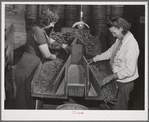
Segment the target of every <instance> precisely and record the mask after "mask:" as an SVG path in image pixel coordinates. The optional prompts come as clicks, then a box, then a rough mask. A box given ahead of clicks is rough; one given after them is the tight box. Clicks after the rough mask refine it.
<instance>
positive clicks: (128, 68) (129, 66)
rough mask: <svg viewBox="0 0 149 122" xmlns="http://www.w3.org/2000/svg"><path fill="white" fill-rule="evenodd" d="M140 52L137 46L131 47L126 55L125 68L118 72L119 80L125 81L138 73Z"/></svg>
mask: <svg viewBox="0 0 149 122" xmlns="http://www.w3.org/2000/svg"><path fill="white" fill-rule="evenodd" d="M138 56H139V50H138V49H137V48H136V47H135V46H131V47H130V48H129V50H128V51H127V54H126V57H125V58H126V59H125V68H123V69H122V70H120V71H119V72H117V75H118V78H119V79H120V80H121V79H125V78H129V77H132V76H133V75H134V73H135V72H136V67H137V66H136V65H137V62H138Z"/></svg>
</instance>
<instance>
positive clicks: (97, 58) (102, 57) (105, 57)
mask: <svg viewBox="0 0 149 122" xmlns="http://www.w3.org/2000/svg"><path fill="white" fill-rule="evenodd" d="M116 45H117V42H116V43H114V44H113V45H112V46H111V47H110V48H109V49H108V50H107V51H106V52H104V53H102V54H100V55H96V56H95V57H94V58H93V60H94V62H97V61H102V60H108V59H110V58H111V56H112V54H113V50H114V49H115V46H116Z"/></svg>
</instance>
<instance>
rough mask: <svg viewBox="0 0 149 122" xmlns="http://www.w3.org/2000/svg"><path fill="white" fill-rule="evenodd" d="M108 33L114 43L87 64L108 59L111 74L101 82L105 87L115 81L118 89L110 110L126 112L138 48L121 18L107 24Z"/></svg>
mask: <svg viewBox="0 0 149 122" xmlns="http://www.w3.org/2000/svg"><path fill="white" fill-rule="evenodd" d="M107 27H108V28H109V30H110V32H111V33H112V34H113V36H114V37H116V38H117V39H116V42H115V43H114V44H113V45H112V46H111V47H110V48H109V49H108V50H107V51H106V52H104V53H102V54H100V55H97V56H95V57H93V59H89V60H88V62H89V63H93V62H97V61H102V60H108V59H110V65H111V69H112V71H113V74H111V75H110V76H108V77H106V78H105V79H104V80H103V83H102V85H105V84H107V83H109V82H111V81H112V80H116V81H117V82H116V83H117V85H118V87H119V92H118V97H117V102H115V105H113V106H111V109H112V110H127V109H128V101H129V96H130V92H131V91H132V90H133V86H134V80H135V79H137V78H138V77H139V74H138V66H137V63H138V56H139V47H138V43H137V41H136V39H135V38H134V36H133V35H132V33H131V32H130V31H129V29H130V27H131V25H130V24H129V23H128V22H127V21H126V20H125V19H123V18H120V17H116V18H113V19H111V20H110V22H109V23H108V24H107Z"/></svg>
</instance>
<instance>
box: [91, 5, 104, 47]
mask: <svg viewBox="0 0 149 122" xmlns="http://www.w3.org/2000/svg"><path fill="white" fill-rule="evenodd" d="M91 16H92V17H91V18H92V22H91V23H92V26H91V33H92V34H93V35H95V36H98V37H99V39H100V41H101V45H102V48H104V49H105V48H106V42H105V37H106V36H107V7H106V5H93V6H92V10H91ZM104 49H101V50H104Z"/></svg>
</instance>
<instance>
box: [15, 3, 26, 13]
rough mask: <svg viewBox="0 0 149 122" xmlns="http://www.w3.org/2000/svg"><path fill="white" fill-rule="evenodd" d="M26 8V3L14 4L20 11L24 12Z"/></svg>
mask: <svg viewBox="0 0 149 122" xmlns="http://www.w3.org/2000/svg"><path fill="white" fill-rule="evenodd" d="M25 8H26V6H25V5H23V4H15V5H14V9H15V10H18V11H19V12H24V9H25Z"/></svg>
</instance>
